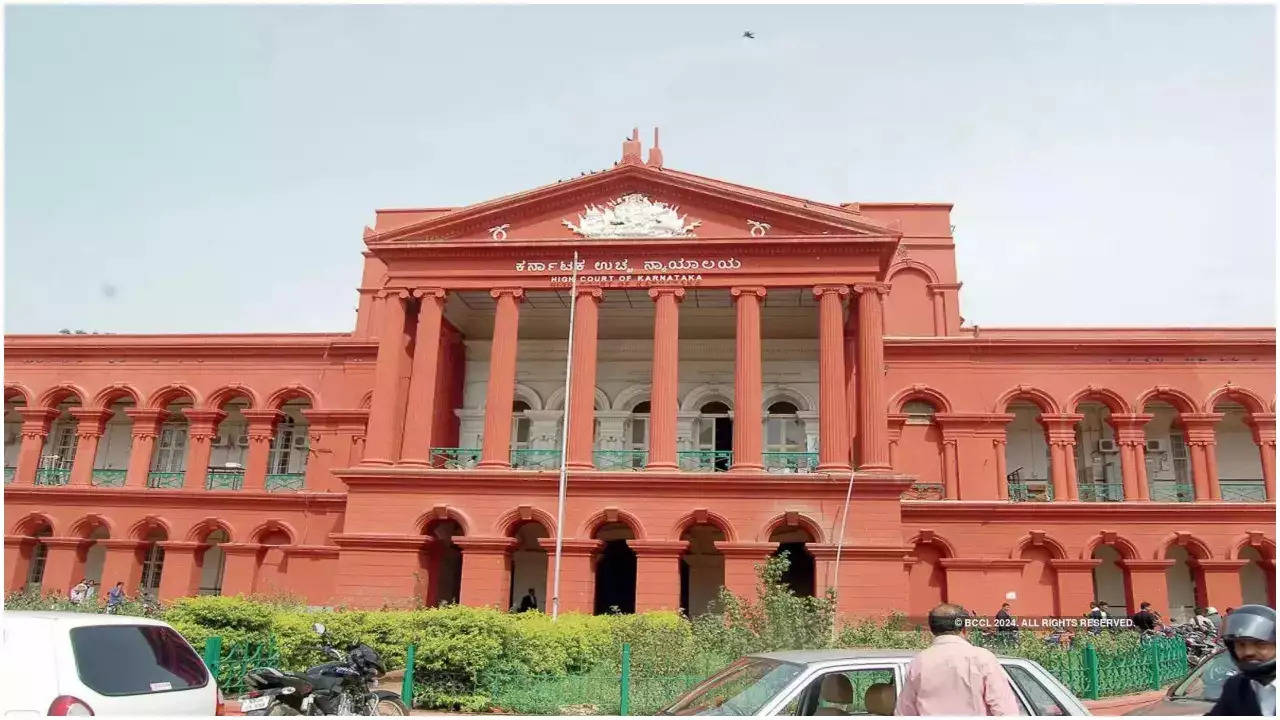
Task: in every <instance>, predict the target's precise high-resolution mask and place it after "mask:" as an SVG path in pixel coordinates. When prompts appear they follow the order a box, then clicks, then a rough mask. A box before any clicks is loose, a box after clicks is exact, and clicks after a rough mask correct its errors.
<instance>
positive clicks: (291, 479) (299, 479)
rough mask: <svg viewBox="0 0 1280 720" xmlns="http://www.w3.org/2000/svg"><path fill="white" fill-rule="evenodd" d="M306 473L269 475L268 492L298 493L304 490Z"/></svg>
mask: <svg viewBox="0 0 1280 720" xmlns="http://www.w3.org/2000/svg"><path fill="white" fill-rule="evenodd" d="M305 477H306V473H269V474H268V475H267V482H266V486H265V487H266V489H267V492H298V491H299V490H302V488H303V484H304V478H305Z"/></svg>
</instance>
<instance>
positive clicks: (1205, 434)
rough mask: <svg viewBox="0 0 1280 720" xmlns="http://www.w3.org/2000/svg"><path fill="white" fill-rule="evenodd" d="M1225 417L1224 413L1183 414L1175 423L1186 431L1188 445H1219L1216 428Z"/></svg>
mask: <svg viewBox="0 0 1280 720" xmlns="http://www.w3.org/2000/svg"><path fill="white" fill-rule="evenodd" d="M1223 417H1224V416H1223V414H1222V413H1182V414H1180V415H1179V416H1178V419H1177V420H1176V421H1175V423H1176V424H1178V425H1181V426H1182V428H1183V429H1184V430H1186V433H1187V444H1188V445H1212V444H1215V443H1217V435H1216V433H1215V431H1214V426H1216V425H1217V424H1218V421H1220V420H1222V418H1223Z"/></svg>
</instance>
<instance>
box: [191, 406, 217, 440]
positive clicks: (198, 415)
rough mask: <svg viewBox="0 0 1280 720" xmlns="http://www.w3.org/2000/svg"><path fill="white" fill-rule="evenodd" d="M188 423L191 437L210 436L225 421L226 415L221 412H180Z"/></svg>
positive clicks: (194, 410)
mask: <svg viewBox="0 0 1280 720" xmlns="http://www.w3.org/2000/svg"><path fill="white" fill-rule="evenodd" d="M182 414H183V415H185V416H186V417H187V421H188V422H189V423H190V430H189V431H188V432H189V434H190V435H191V437H193V438H194V437H196V436H197V435H210V436H212V435H213V434H214V433H215V431H216V430H217V429H218V424H219V423H221V422H222V421H223V420H226V419H227V414H226V413H225V412H223V411H221V410H196V409H194V408H187V409H185V410H183V411H182Z"/></svg>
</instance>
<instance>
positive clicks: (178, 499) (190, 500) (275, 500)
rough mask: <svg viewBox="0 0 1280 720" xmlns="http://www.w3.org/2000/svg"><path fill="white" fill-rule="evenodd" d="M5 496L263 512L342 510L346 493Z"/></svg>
mask: <svg viewBox="0 0 1280 720" xmlns="http://www.w3.org/2000/svg"><path fill="white" fill-rule="evenodd" d="M4 497H5V499H6V500H7V501H10V502H30V503H48V504H50V505H67V504H72V503H73V502H79V503H83V504H86V505H90V506H103V505H108V506H112V507H116V506H130V507H151V508H155V507H195V508H207V507H210V506H217V507H221V508H227V509H237V510H263V509H264V508H268V507H286V508H288V507H304V508H316V509H321V510H330V511H331V510H342V509H344V508H345V507H346V504H347V495H346V493H315V492H265V491H256V492H255V491H252V490H203V489H195V488H184V489H181V490H164V491H156V490H151V489H147V488H113V487H97V486H92V485H88V486H85V485H63V486H61V487H57V486H43V485H34V486H32V485H6V486H5V487H4Z"/></svg>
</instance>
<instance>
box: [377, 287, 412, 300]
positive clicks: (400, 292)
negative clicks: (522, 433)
mask: <svg viewBox="0 0 1280 720" xmlns="http://www.w3.org/2000/svg"><path fill="white" fill-rule="evenodd" d="M374 297H376V298H378V299H379V300H385V299H386V298H389V297H397V298H400V299H401V300H404V299H406V298H408V297H409V291H408V290H407V289H405V288H382V289H381V290H379V291H378V292H376V293H374Z"/></svg>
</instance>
